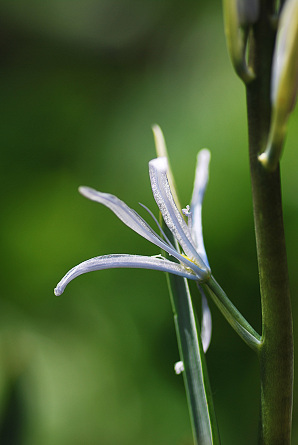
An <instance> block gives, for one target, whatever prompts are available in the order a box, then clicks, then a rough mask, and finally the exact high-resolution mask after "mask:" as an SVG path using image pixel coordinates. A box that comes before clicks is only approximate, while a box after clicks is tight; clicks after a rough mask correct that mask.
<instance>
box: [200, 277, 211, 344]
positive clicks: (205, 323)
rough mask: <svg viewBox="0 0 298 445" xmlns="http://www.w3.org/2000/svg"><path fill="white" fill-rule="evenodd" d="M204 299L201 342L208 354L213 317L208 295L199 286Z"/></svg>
mask: <svg viewBox="0 0 298 445" xmlns="http://www.w3.org/2000/svg"><path fill="white" fill-rule="evenodd" d="M198 288H199V291H200V293H201V299H202V322H201V340H202V345H203V350H204V352H207V350H208V348H209V346H210V343H211V334H212V317H211V311H210V308H209V305H208V301H207V298H206V295H205V293H204V291H203V289H202V287H201V286H199V285H198Z"/></svg>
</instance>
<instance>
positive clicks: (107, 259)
mask: <svg viewBox="0 0 298 445" xmlns="http://www.w3.org/2000/svg"><path fill="white" fill-rule="evenodd" d="M117 268H136V269H154V270H159V271H161V272H169V273H172V274H174V275H180V276H182V277H185V278H189V279H191V280H197V279H198V277H197V276H196V275H195V274H194V273H192V272H191V271H190V270H188V269H186V268H185V267H183V266H182V265H181V264H179V263H174V262H172V261H169V260H167V259H161V258H155V257H148V256H141V255H126V254H120V255H117V254H116V255H103V256H98V257H95V258H91V259H90V260H87V261H83V262H82V263H80V264H78V265H77V266H75V267H73V268H72V269H71V270H69V271H68V272H67V274H66V275H64V277H63V278H62V280H61V281H60V282H59V283H58V284H57V287H56V288H55V290H54V293H55V295H57V296H59V295H61V294H62V293H63V292H64V289H65V287H66V286H67V284H68V283H69V282H70V281H72V280H73V279H74V278H76V277H78V276H79V275H82V274H84V273H87V272H93V271H95V270H103V269H117Z"/></svg>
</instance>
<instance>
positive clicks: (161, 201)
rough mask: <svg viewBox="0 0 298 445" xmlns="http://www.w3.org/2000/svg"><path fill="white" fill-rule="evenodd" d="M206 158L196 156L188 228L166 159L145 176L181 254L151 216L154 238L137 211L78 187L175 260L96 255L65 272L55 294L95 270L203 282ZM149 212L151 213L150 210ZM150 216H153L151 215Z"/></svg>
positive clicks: (205, 275) (154, 162)
mask: <svg viewBox="0 0 298 445" xmlns="http://www.w3.org/2000/svg"><path fill="white" fill-rule="evenodd" d="M209 158H210V154H209V151H208V150H202V151H201V152H200V153H199V158H198V160H199V162H198V166H197V170H196V179H195V186H194V194H193V197H192V201H191V206H190V208H188V210H187V212H188V218H189V221H188V222H189V225H188V224H187V223H186V222H185V220H184V218H183V216H182V215H181V213H180V212H179V210H178V208H177V206H176V204H175V202H174V199H173V196H172V192H171V189H170V186H169V183H168V179H167V171H168V163H167V158H166V157H160V158H156V159H153V160H152V161H150V162H149V174H150V181H151V187H152V192H153V195H154V199H155V201H156V203H157V205H158V207H159V209H160V212H161V214H162V217H163V219H164V222H165V224H166V225H167V227H168V228H169V230H170V231H171V232H172V234H173V236H174V238H175V239H176V240H177V241H178V243H179V245H180V246H181V249H182V252H183V253H180V252H179V251H178V250H177V249H176V248H175V247H174V246H173V245H172V244H171V242H170V241H169V240H168V238H167V237H166V235H165V233H164V232H163V231H162V230H161V227H160V226H159V224H158V222H157V220H156V218H154V217H153V218H154V220H155V222H156V223H157V225H158V227H159V229H160V230H161V234H162V236H160V235H158V234H157V233H156V232H155V231H154V230H153V229H152V228H151V227H150V226H149V225H148V223H147V222H146V221H145V220H144V219H143V218H142V217H141V216H140V215H139V214H138V213H137V212H135V211H134V210H133V209H131V208H130V207H128V206H127V205H126V204H125V203H124V202H123V201H121V200H120V199H118V198H117V197H116V196H113V195H110V194H107V193H101V192H98V191H96V190H94V189H91V188H88V187H80V189H79V191H80V193H81V194H82V195H84V196H85V197H87V198H89V199H91V200H92V201H96V202H99V203H101V204H104V205H105V206H106V207H108V208H110V209H111V210H112V211H113V212H114V213H115V215H116V216H118V218H119V219H120V220H121V221H122V222H123V223H124V224H126V225H127V226H128V227H130V228H131V229H132V230H134V231H135V232H136V233H138V234H139V235H141V236H142V237H143V238H145V239H147V240H148V241H151V242H152V243H153V244H155V245H156V246H158V247H159V248H161V249H162V250H163V251H165V252H167V253H168V254H169V256H170V257H172V258H173V259H176V261H175V260H173V261H171V260H168V259H166V258H164V257H162V256H161V255H157V256H153V257H151V256H141V255H128V254H116V255H115V254H112V255H103V256H98V257H95V258H91V259H90V260H87V261H84V262H82V263H80V264H79V265H77V266H75V267H74V268H72V269H71V270H70V271H69V272H67V274H66V275H65V276H64V277H63V278H62V280H61V281H60V282H59V283H58V285H57V287H56V288H55V291H54V292H55V294H56V295H61V294H62V293H63V292H64V289H65V287H66V286H67V284H68V283H69V282H70V281H72V280H73V279H74V278H75V277H77V276H78V275H81V274H84V273H86V272H91V271H95V270H102V269H113V268H141V269H155V270H159V271H162V272H168V273H172V274H175V275H180V276H182V277H185V278H188V279H191V280H196V281H198V282H205V281H207V280H208V278H209V277H210V273H211V272H210V268H209V263H208V260H207V256H206V252H205V248H204V243H203V236H202V222H201V208H202V200H203V196H204V191H205V188H206V185H207V181H208V164H209ZM149 213H150V214H151V212H150V211H149ZM151 216H153V215H152V214H151Z"/></svg>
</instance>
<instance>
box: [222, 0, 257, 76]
mask: <svg viewBox="0 0 298 445" xmlns="http://www.w3.org/2000/svg"><path fill="white" fill-rule="evenodd" d="M223 6H224V22H225V34H226V39H227V46H228V51H229V54H230V57H231V60H232V63H233V66H234V69H235V71H236V73H237V74H238V76H239V77H241V79H242V80H243V81H244V82H245V83H248V82H250V81H251V80H253V79H254V77H255V76H254V72H253V70H252V69H251V68H250V67H249V66H247V63H246V59H245V52H246V45H247V40H248V33H249V28H250V26H251V25H252V24H254V23H255V22H256V21H257V20H258V17H259V0H224V3H223Z"/></svg>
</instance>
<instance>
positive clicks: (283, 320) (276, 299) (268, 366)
mask: <svg viewBox="0 0 298 445" xmlns="http://www.w3.org/2000/svg"><path fill="white" fill-rule="evenodd" d="M260 6H261V11H260V19H259V22H258V23H257V24H256V25H255V27H254V29H253V34H252V42H251V48H250V62H251V64H252V66H253V69H254V72H255V73H256V80H254V81H253V82H251V83H250V84H249V85H247V112H248V127H249V153H250V169H251V182H252V196H253V208H254V222H255V232H256V246H257V256H258V267H259V277H260V291H261V303H262V346H261V349H260V354H259V358H260V374H261V424H260V444H262V445H281V444H282V445H289V444H290V441H291V422H292V397H293V332H292V313H291V302H290V293H289V283H288V268H287V257H286V248H285V238H284V228H283V216H282V203H281V185H280V173H279V168H277V169H276V170H275V171H274V172H268V171H266V170H265V169H264V168H263V167H262V165H261V164H260V162H259V161H258V159H257V156H258V154H260V152H261V151H262V149H263V148H264V146H265V144H266V139H267V136H268V129H269V124H270V114H271V105H270V78H271V64H272V53H273V48H274V41H275V32H274V30H273V29H272V28H271V26H270V14H271V13H272V10H273V1H269V0H263V1H261V2H260Z"/></svg>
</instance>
